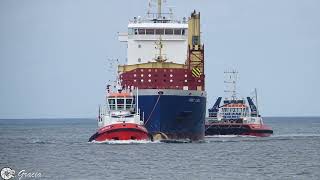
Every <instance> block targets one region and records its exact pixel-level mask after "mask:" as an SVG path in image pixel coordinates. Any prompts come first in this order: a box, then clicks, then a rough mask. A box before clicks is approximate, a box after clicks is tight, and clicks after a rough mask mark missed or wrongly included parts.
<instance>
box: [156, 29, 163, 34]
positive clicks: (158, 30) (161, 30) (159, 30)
mask: <svg viewBox="0 0 320 180" xmlns="http://www.w3.org/2000/svg"><path fill="white" fill-rule="evenodd" d="M156 34H164V29H156Z"/></svg>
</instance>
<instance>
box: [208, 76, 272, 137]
mask: <svg viewBox="0 0 320 180" xmlns="http://www.w3.org/2000/svg"><path fill="white" fill-rule="evenodd" d="M225 74H227V75H226V77H227V78H228V80H226V81H225V83H227V84H231V88H232V89H231V90H226V91H225V92H227V93H231V97H228V98H224V99H223V101H222V97H218V99H217V100H216V102H215V104H214V105H213V107H212V108H210V109H209V117H208V118H206V125H205V127H206V130H205V135H206V136H212V135H246V136H259V137H267V136H270V135H272V134H273V130H272V129H271V128H270V127H269V126H267V125H265V124H264V123H263V120H262V117H261V115H260V114H259V111H258V99H257V97H258V96H257V90H256V89H255V100H256V103H254V102H253V98H251V97H247V98H246V99H241V98H238V97H237V92H236V80H237V72H236V71H227V72H225ZM221 101H222V105H221Z"/></svg>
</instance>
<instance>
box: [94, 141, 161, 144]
mask: <svg viewBox="0 0 320 180" xmlns="http://www.w3.org/2000/svg"><path fill="white" fill-rule="evenodd" d="M90 143H96V144H148V143H160V141H150V140H106V141H92V142H90Z"/></svg>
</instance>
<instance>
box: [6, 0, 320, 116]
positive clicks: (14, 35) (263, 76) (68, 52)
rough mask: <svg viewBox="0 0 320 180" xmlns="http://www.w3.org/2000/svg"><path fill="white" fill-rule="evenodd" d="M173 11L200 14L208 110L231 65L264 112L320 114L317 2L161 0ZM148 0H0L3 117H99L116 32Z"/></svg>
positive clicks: (118, 47) (118, 50)
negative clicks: (255, 92)
mask: <svg viewBox="0 0 320 180" xmlns="http://www.w3.org/2000/svg"><path fill="white" fill-rule="evenodd" d="M167 2H168V3H169V5H170V6H172V7H174V12H175V13H176V15H177V16H178V17H184V16H189V14H190V13H191V11H192V10H193V9H196V10H198V11H200V12H201V18H202V25H201V27H202V32H203V33H202V35H203V36H202V40H203V42H204V43H205V58H206V59H205V61H206V66H205V68H206V90H207V92H208V107H209V106H211V105H212V104H213V103H214V101H215V98H216V97H217V96H221V95H224V92H223V90H224V84H223V81H224V75H223V72H224V71H225V70H226V69H228V68H236V69H237V70H238V71H239V73H240V74H239V75H240V80H239V85H238V87H239V92H240V94H241V95H243V96H247V95H248V94H249V93H250V92H252V90H253V89H254V88H255V87H256V88H258V92H259V105H260V111H261V113H262V115H266V116H319V115H320V105H319V102H320V96H319V92H320V80H319V78H320V73H319V70H318V69H319V67H320V62H319V60H320V21H319V19H320V10H319V7H320V1H318V0H241V1H239V0H176V1H170V0H167ZM146 9H147V0H136V1H132V0H131V1H130V0H127V1H124V0H93V1H88V0H50V1H49V0H28V1H25V0H0V25H1V26H0V27H1V28H0V83H1V84H0V118H41V117H48V118H55V117H95V116H96V112H97V106H98V104H102V103H103V102H104V90H105V84H106V83H107V82H108V79H109V77H110V75H111V72H108V69H109V68H108V61H107V59H110V58H119V59H120V60H121V61H122V62H123V61H124V58H125V57H126V46H125V45H124V44H122V43H120V42H118V40H117V32H124V31H126V26H127V23H128V20H129V19H132V18H133V17H134V16H139V15H140V16H144V15H145V13H146V11H147V10H146Z"/></svg>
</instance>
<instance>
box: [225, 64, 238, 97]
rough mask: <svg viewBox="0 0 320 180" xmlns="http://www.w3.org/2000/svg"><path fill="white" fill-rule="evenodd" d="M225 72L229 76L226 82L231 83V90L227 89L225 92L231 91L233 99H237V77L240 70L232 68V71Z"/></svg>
mask: <svg viewBox="0 0 320 180" xmlns="http://www.w3.org/2000/svg"><path fill="white" fill-rule="evenodd" d="M224 74H225V75H226V76H227V77H226V79H227V80H226V81H224V83H226V84H231V86H232V87H231V90H225V91H224V92H229V93H231V99H232V100H236V99H237V78H238V71H236V70H231V71H225V72H224Z"/></svg>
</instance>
